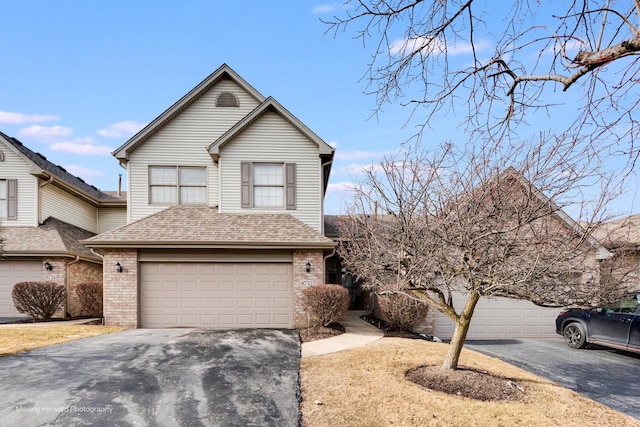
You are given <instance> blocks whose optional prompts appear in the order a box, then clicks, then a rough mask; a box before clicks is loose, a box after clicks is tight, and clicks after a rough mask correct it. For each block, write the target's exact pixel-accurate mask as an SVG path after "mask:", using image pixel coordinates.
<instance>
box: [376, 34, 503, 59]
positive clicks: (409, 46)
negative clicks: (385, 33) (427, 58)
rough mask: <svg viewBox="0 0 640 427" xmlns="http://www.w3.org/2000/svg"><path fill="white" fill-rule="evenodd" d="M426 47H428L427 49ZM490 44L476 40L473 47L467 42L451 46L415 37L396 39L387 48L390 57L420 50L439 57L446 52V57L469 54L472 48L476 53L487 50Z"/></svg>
mask: <svg viewBox="0 0 640 427" xmlns="http://www.w3.org/2000/svg"><path fill="white" fill-rule="evenodd" d="M427 46H428V47H427ZM490 46H491V44H490V43H489V42H488V41H487V40H478V41H476V42H475V43H474V44H473V45H472V44H471V43H468V42H458V43H455V44H453V45H445V43H444V41H442V39H435V40H434V39H433V38H431V37H416V38H412V39H397V40H394V41H393V43H391V46H389V52H390V53H391V54H392V55H408V54H410V53H412V52H416V51H418V50H420V49H425V48H426V49H425V52H424V53H425V54H428V55H433V54H435V55H440V54H443V53H445V52H446V54H447V55H460V54H463V53H471V52H473V50H474V48H475V51H476V52H481V51H484V50H486V49H488V48H489V47H490Z"/></svg>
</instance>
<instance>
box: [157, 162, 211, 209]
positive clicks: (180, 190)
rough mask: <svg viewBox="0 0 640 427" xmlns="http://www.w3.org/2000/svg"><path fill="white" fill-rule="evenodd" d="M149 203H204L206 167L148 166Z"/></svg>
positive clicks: (205, 201) (205, 198)
mask: <svg viewBox="0 0 640 427" xmlns="http://www.w3.org/2000/svg"><path fill="white" fill-rule="evenodd" d="M149 203H151V204H153V205H205V204H206V203H207V169H206V168H204V167H192V166H150V167H149Z"/></svg>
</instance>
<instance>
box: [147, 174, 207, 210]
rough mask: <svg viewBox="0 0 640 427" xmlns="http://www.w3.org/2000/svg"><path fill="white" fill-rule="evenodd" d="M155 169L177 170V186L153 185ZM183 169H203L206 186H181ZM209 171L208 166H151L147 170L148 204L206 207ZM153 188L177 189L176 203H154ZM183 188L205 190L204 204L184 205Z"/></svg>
mask: <svg viewBox="0 0 640 427" xmlns="http://www.w3.org/2000/svg"><path fill="white" fill-rule="evenodd" d="M153 168H165V169H169V168H173V169H174V170H175V174H176V175H175V179H176V184H175V186H174V185H160V184H152V183H151V170H152V169H153ZM182 169H202V170H204V175H205V179H204V185H180V171H181V170H182ZM207 176H208V169H207V167H206V166H181V165H149V166H148V170H147V194H148V197H147V198H148V204H149V205H153V206H175V205H190V206H206V205H207V197H208V179H207ZM153 187H170V188H175V189H176V199H177V200H176V202H175V203H154V202H152V200H151V189H152V188H153ZM181 188H204V201H203V202H202V203H183V202H182V200H181V197H180V195H181V192H180V189H181Z"/></svg>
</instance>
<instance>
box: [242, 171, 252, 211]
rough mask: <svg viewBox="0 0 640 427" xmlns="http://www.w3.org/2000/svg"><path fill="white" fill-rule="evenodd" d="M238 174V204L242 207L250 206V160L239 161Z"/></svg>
mask: <svg viewBox="0 0 640 427" xmlns="http://www.w3.org/2000/svg"><path fill="white" fill-rule="evenodd" d="M240 175H241V177H240V180H241V190H240V199H241V200H240V206H241V207H243V208H250V207H251V205H252V203H251V163H250V162H241V163H240Z"/></svg>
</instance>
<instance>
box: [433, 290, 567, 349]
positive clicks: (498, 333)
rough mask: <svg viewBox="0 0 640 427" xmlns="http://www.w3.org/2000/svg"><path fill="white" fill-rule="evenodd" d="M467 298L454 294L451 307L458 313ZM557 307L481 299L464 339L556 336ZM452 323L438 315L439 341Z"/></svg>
mask: <svg viewBox="0 0 640 427" xmlns="http://www.w3.org/2000/svg"><path fill="white" fill-rule="evenodd" d="M465 301H466V297H465V296H464V295H462V294H457V295H454V298H453V304H454V307H455V308H456V310H457V311H458V312H460V310H461V309H462V307H464V303H465ZM559 312H560V309H558V308H542V307H538V306H536V305H534V304H533V303H531V302H529V301H520V300H512V299H509V298H495V299H486V298H484V299H480V301H479V302H478V305H477V306H476V309H475V311H474V313H473V318H472V319H471V326H470V327H469V334H468V335H467V339H501V338H544V337H554V336H557V335H556V333H555V330H556V329H555V320H556V316H557V315H558V313H559ZM453 329H454V324H453V322H452V321H451V320H450V319H449V318H448V317H446V316H444V315H443V314H441V313H440V312H438V313H437V314H436V332H435V335H436V336H437V337H438V338H442V339H450V338H451V336H452V335H453Z"/></svg>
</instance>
